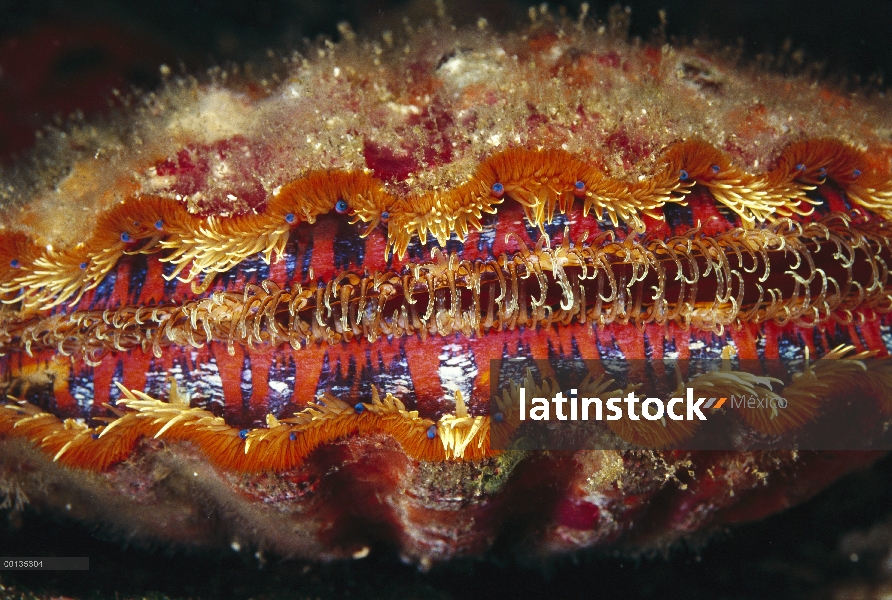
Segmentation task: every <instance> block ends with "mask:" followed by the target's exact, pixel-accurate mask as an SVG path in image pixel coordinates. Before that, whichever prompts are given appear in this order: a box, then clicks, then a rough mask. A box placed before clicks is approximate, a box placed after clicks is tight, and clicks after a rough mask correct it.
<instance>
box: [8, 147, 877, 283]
mask: <svg viewBox="0 0 892 600" xmlns="http://www.w3.org/2000/svg"><path fill="white" fill-rule="evenodd" d="M805 169H806V167H805V165H803V164H798V165H796V170H797V171H805ZM712 171H713V173H718V172H719V171H720V169H719V166H718V165H713V166H712ZM826 174H827V169H825V168H823V167H822V168H821V170H820V171H818V177H823V176H824V175H826ZM860 175H861V170H860V169H855V170H854V171H852V176H853V177H859V176H860ZM688 177H689V175H688V172H687V171H685V170H684V169H682V170H681V171H679V172H678V178H679V179H680V180H681V181H687V179H688ZM574 187H575V188H576V190H577V191H579V192H583V191H585V182H583V181H577V182H576V184H575V185H574ZM492 193H493V194H495V195H496V196H501V195H502V194H504V193H505V186H504V185H502V184H501V183H494V184H492ZM348 208H349V205H348V204H347V201H346V200H344V199H343V198H341V199H340V200H338V201H337V202H336V203H335V212H338V213H340V214H344V213H346V212H347V209H348ZM389 218H390V213H389V212H387V211H386V210H385V211H384V212H382V213H381V220H382V221H384V222H385V223H386V222H387V220H388V219H389ZM294 219H295V217H294V213H288V214H287V215H285V222H286V223H294ZM155 229H158V230H161V229H164V221H161V220H158V221H155ZM121 241H122V242H124V243H129V242H131V241H133V238H132V237H131V236H130V234H129V233H127V232H124V233H122V234H121ZM20 264H21V263H19V261H18V259H16V258H14V259H12V260H11V261H10V263H9V265H10V266H11V267H12V268H13V269H18V268H19V266H20ZM80 268H81V269H86V268H87V263H81V264H80Z"/></svg>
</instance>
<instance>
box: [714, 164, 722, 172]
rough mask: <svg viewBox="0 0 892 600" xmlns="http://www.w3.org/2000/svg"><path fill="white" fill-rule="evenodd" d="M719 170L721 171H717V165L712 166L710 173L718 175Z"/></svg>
mask: <svg viewBox="0 0 892 600" xmlns="http://www.w3.org/2000/svg"><path fill="white" fill-rule="evenodd" d="M720 170H721V169H719V166H718V165H712V172H713V173H718V172H719V171H720Z"/></svg>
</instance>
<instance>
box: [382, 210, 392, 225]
mask: <svg viewBox="0 0 892 600" xmlns="http://www.w3.org/2000/svg"><path fill="white" fill-rule="evenodd" d="M389 220H390V213H389V212H387V211H386V210H385V211H384V212H383V213H381V221H382V222H384V223H386V222H387V221H389Z"/></svg>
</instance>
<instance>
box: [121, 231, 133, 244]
mask: <svg viewBox="0 0 892 600" xmlns="http://www.w3.org/2000/svg"><path fill="white" fill-rule="evenodd" d="M130 239H131V238H130V234H129V233H127V232H126V231H125V232H124V233H122V234H121V241H122V242H124V243H125V244H126V243H127V242H129V241H130Z"/></svg>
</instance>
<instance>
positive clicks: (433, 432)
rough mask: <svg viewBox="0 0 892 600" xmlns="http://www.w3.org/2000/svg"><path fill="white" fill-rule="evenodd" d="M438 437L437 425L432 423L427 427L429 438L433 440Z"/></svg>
mask: <svg viewBox="0 0 892 600" xmlns="http://www.w3.org/2000/svg"><path fill="white" fill-rule="evenodd" d="M435 437H437V426H436V425H431V426H430V427H428V428H427V439H429V440H432V439H434V438H435Z"/></svg>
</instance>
